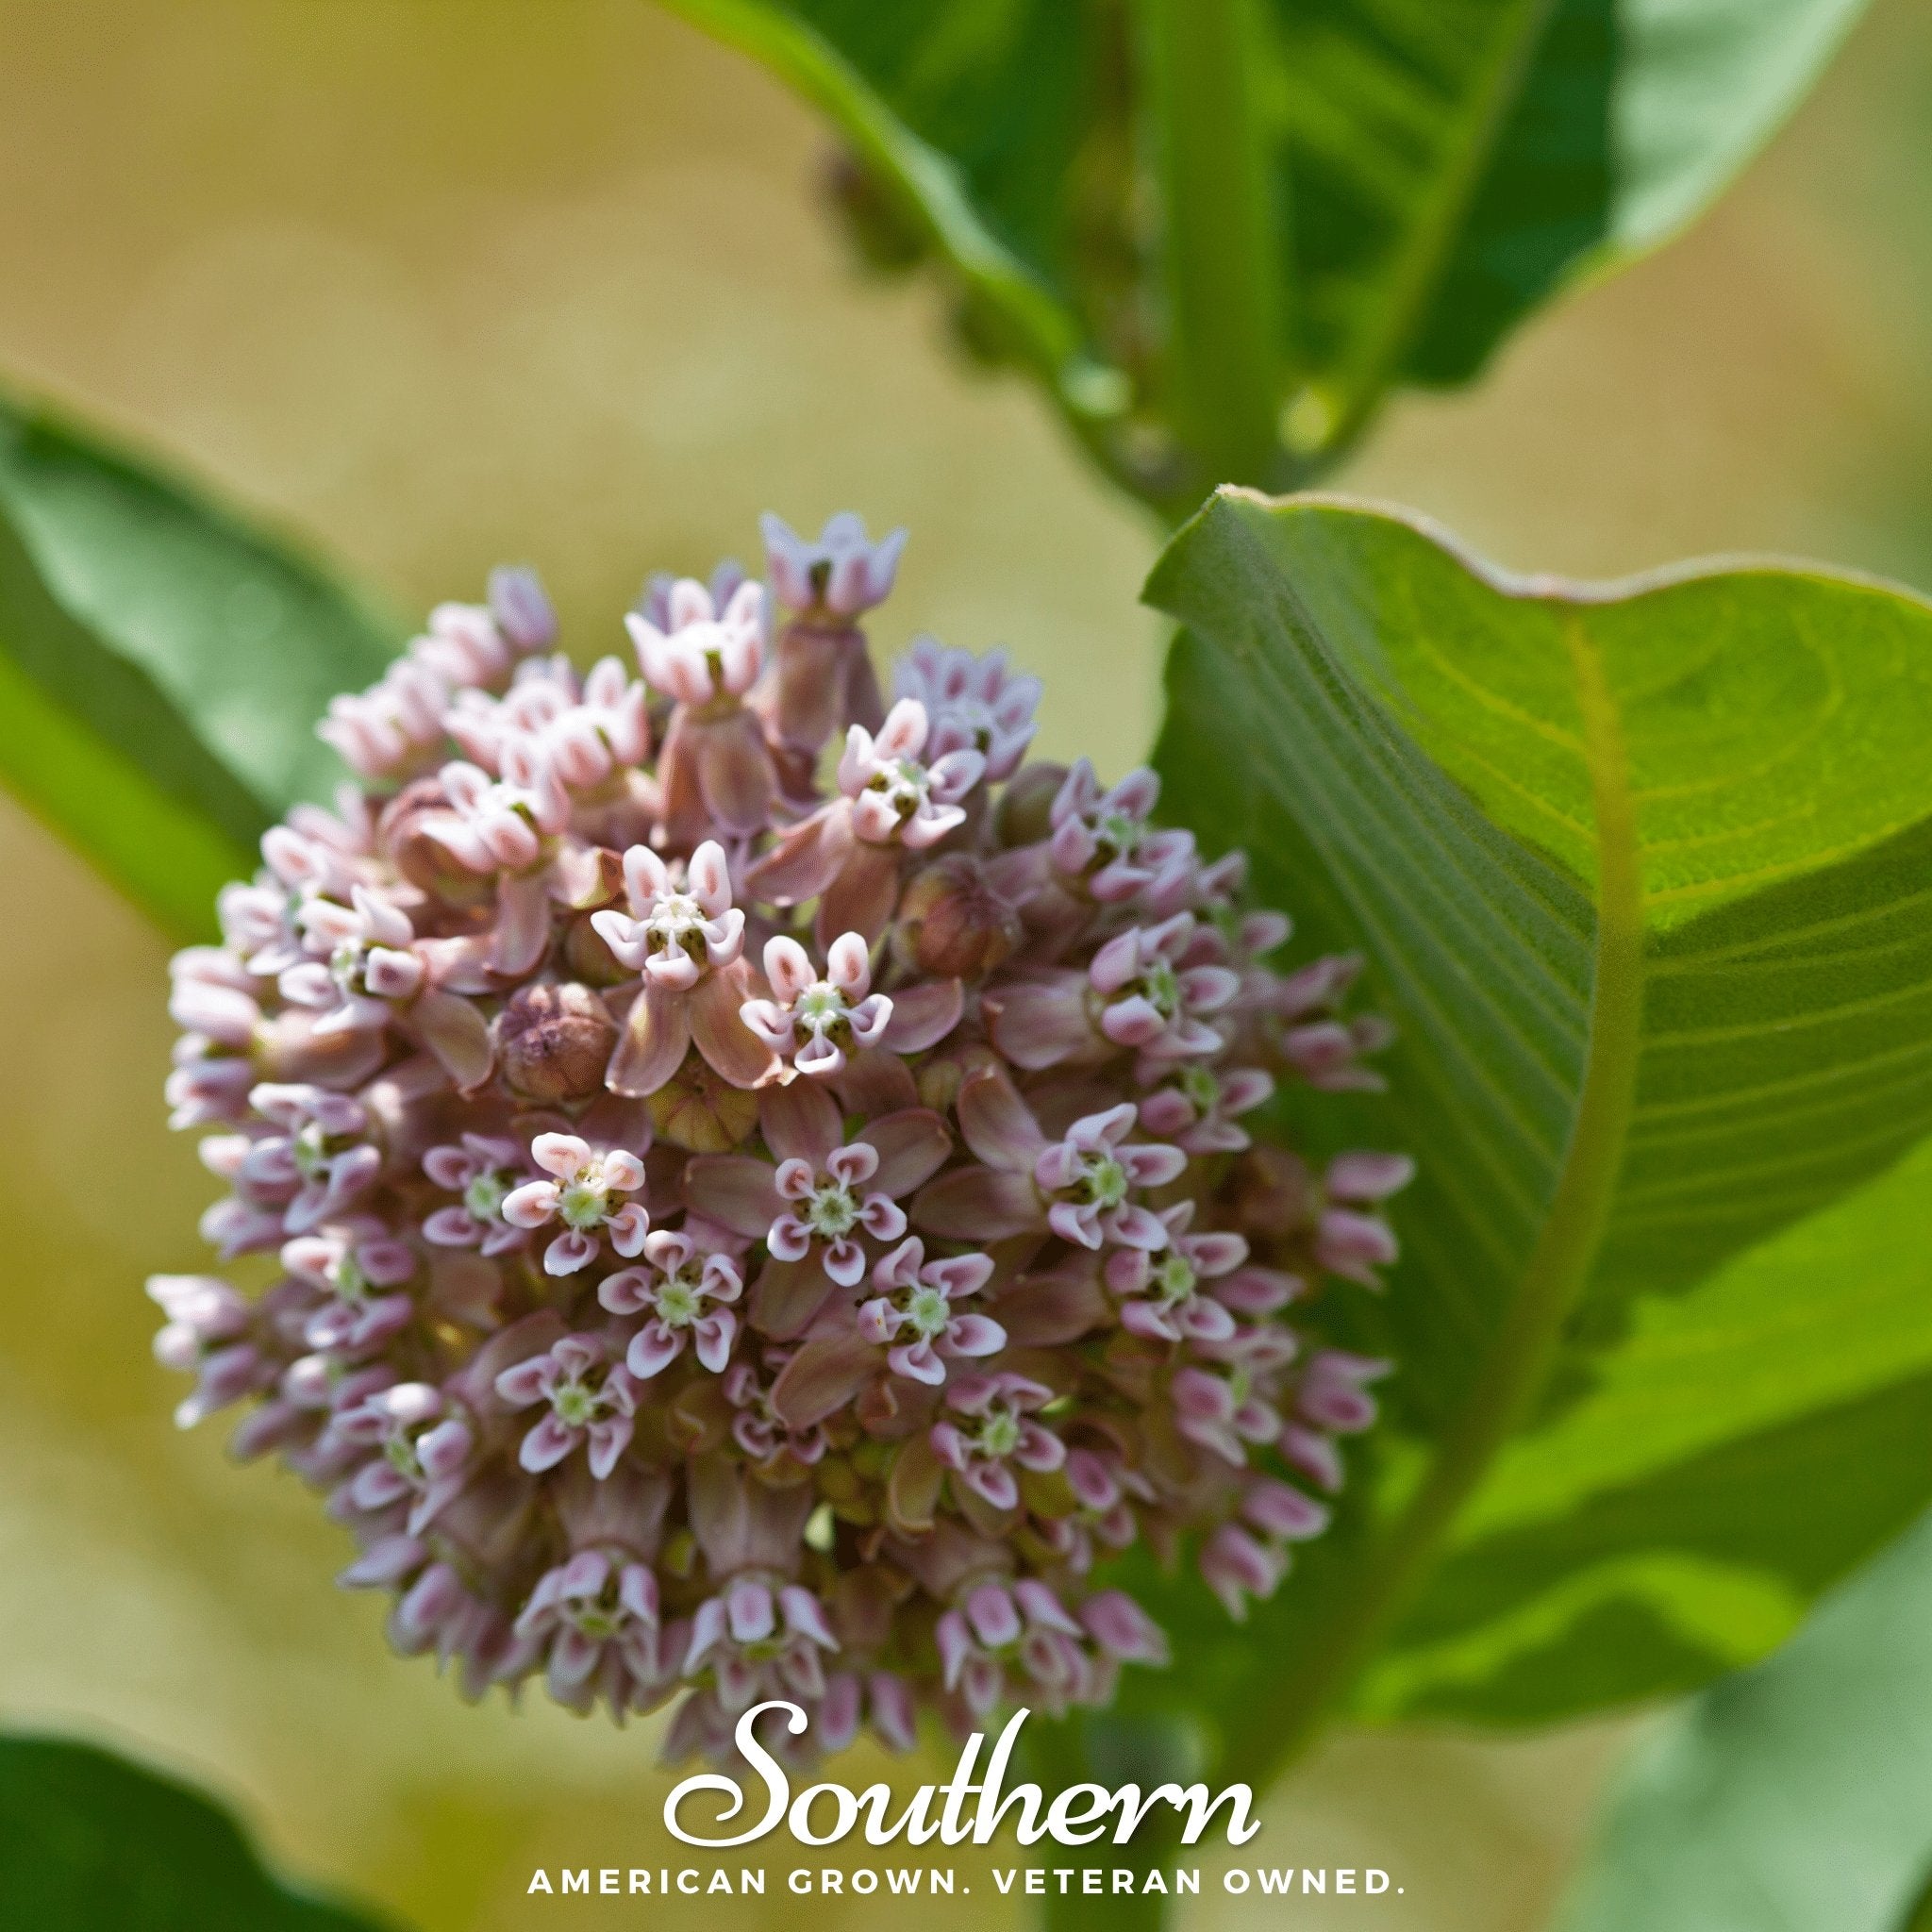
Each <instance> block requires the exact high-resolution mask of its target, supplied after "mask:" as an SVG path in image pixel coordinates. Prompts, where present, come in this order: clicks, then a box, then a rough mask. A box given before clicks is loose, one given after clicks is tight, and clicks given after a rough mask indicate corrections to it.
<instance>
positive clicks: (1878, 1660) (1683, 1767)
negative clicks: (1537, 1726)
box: [1557, 1518, 1932, 1932]
mask: <svg viewBox="0 0 1932 1932" xmlns="http://www.w3.org/2000/svg"><path fill="white" fill-rule="evenodd" d="M1928 1633H1932V1518H1928V1519H1926V1520H1924V1521H1922V1522H1920V1523H1919V1524H1916V1525H1915V1526H1914V1527H1913V1528H1912V1529H1911V1530H1910V1531H1909V1532H1908V1533H1907V1535H1906V1536H1904V1537H1902V1538H1901V1539H1900V1540H1899V1541H1898V1542H1897V1543H1896V1544H1894V1545H1893V1546H1892V1547H1891V1548H1890V1549H1889V1550H1887V1551H1886V1552H1885V1554H1884V1555H1883V1556H1882V1557H1879V1558H1878V1559H1877V1560H1876V1561H1875V1562H1874V1563H1872V1564H1870V1565H1869V1566H1868V1567H1867V1568H1865V1569H1863V1570H1861V1571H1860V1572H1859V1573H1858V1574H1857V1575H1856V1576H1854V1577H1853V1578H1851V1579H1850V1580H1849V1581H1848V1582H1846V1583H1844V1584H1842V1585H1841V1586H1840V1588H1839V1589H1838V1590H1836V1591H1833V1593H1832V1594H1831V1595H1830V1596H1829V1597H1828V1598H1826V1599H1825V1601H1824V1603H1822V1604H1821V1605H1820V1606H1819V1607H1818V1609H1817V1611H1816V1613H1815V1614H1814V1615H1813V1617H1812V1618H1811V1620H1810V1622H1809V1623H1807V1624H1806V1626H1805V1628H1804V1629H1803V1630H1802V1631H1800V1632H1799V1634H1798V1635H1797V1636H1796V1637H1794V1638H1793V1639H1792V1640H1791V1641H1790V1643H1789V1644H1788V1645H1787V1646H1786V1647H1785V1648H1784V1649H1783V1650H1781V1651H1780V1652H1779V1653H1778V1654H1777V1656H1775V1657H1773V1658H1771V1659H1770V1660H1769V1661H1768V1662H1767V1663H1765V1664H1762V1665H1761V1666H1759V1667H1758V1668H1757V1670H1755V1671H1752V1672H1750V1673H1748V1674H1745V1675H1742V1676H1739V1677H1735V1678H1732V1679H1730V1680H1729V1681H1727V1682H1725V1683H1724V1684H1721V1685H1717V1686H1715V1687H1714V1688H1713V1689H1711V1690H1710V1691H1706V1692H1705V1693H1704V1694H1703V1695H1702V1696H1701V1697H1699V1698H1697V1699H1696V1700H1695V1701H1694V1702H1693V1703H1692V1704H1691V1706H1690V1707H1689V1708H1688V1709H1686V1710H1684V1711H1682V1712H1680V1713H1674V1714H1673V1715H1672V1716H1671V1717H1670V1718H1668V1719H1667V1720H1665V1721H1664V1723H1663V1724H1662V1726H1661V1728H1660V1729H1659V1731H1658V1733H1657V1735H1656V1736H1655V1737H1653V1738H1652V1739H1650V1740H1648V1741H1647V1743H1646V1744H1645V1745H1644V1747H1643V1748H1642V1749H1641V1752H1640V1754H1639V1756H1638V1757H1637V1759H1636V1761H1635V1763H1634V1764H1633V1765H1632V1766H1631V1768H1630V1770H1629V1772H1628V1774H1627V1775H1626V1776H1625V1777H1624V1779H1623V1781H1622V1785H1621V1789H1620V1790H1619V1791H1618V1793H1617V1795H1616V1798H1615V1801H1614V1802H1613V1804H1612V1805H1611V1807H1610V1809H1609V1812H1608V1816H1607V1821H1606V1823H1605V1825H1604V1828H1603V1831H1602V1836H1601V1840H1600V1841H1599V1842H1598V1843H1597V1845H1596V1846H1595V1847H1594V1849H1593V1851H1592V1853H1591V1856H1590V1857H1589V1858H1588V1859H1587V1860H1586V1862H1585V1865H1584V1868H1583V1871H1582V1873H1581V1874H1580V1875H1579V1877H1578V1879H1577V1881H1576V1882H1575V1884H1574V1887H1573V1888H1572V1891H1571V1895H1570V1897H1569V1900H1568V1902H1567V1905H1566V1907H1565V1909H1564V1910H1563V1911H1562V1912H1561V1913H1559V1915H1558V1917H1557V1932H1624V1928H1625V1927H1628V1926H1632V1925H1641V1926H1643V1927H1644V1928H1645V1932H1920V1928H1921V1927H1923V1926H1924V1925H1925V1924H1928V1923H1932V1895H1928V1888H1927V1883H1926V1881H1927V1876H1928V1874H1932V1812H1928V1810H1927V1807H1926V1805H1925V1792H1926V1790H1927V1789H1928V1787H1932V1634H1928Z"/></svg>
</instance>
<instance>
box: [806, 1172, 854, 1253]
mask: <svg viewBox="0 0 1932 1932" xmlns="http://www.w3.org/2000/svg"><path fill="white" fill-rule="evenodd" d="M800 1205H801V1210H802V1211H801V1212H800V1214H799V1219H800V1220H801V1221H803V1222H804V1223H805V1224H806V1226H808V1228H810V1229H811V1231H812V1233H814V1234H815V1235H819V1236H822V1237H823V1238H824V1240H826V1241H837V1240H838V1239H839V1238H840V1237H841V1235H847V1234H850V1233H851V1232H852V1230H853V1228H854V1227H855V1226H856V1225H857V1224H858V1200H857V1199H856V1198H855V1196H854V1194H853V1192H852V1190H851V1189H850V1188H848V1187H846V1186H845V1185H844V1183H843V1182H841V1181H821V1182H820V1183H819V1185H818V1186H817V1187H815V1188H814V1189H813V1190H812V1191H811V1192H810V1193H808V1195H807V1196H806V1197H805V1200H804V1201H803V1202H802V1203H801V1204H800Z"/></svg>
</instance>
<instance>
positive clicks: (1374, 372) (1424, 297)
mask: <svg viewBox="0 0 1932 1932" xmlns="http://www.w3.org/2000/svg"><path fill="white" fill-rule="evenodd" d="M1554 11H1555V0H1519V5H1518V10H1517V18H1516V21H1515V23H1514V25H1513V27H1509V28H1505V29H1502V30H1499V32H1498V33H1497V36H1496V42H1497V54H1496V58H1495V59H1494V60H1493V61H1492V63H1491V68H1490V71H1489V74H1488V75H1487V76H1486V83H1485V85H1484V86H1482V87H1480V88H1478V89H1476V90H1474V92H1473V94H1472V97H1471V101H1470V105H1469V107H1468V108H1466V109H1465V111H1464V113H1463V115H1462V117H1461V120H1460V121H1459V123H1458V124H1457V127H1456V128H1455V130H1454V133H1453V137H1452V139H1451V141H1450V142H1447V143H1445V149H1447V150H1453V151H1454V156H1455V164H1454V165H1453V166H1451V167H1447V168H1444V169H1442V170H1441V173H1440V174H1439V175H1438V180H1437V188H1436V192H1435V194H1434V196H1433V197H1432V198H1431V199H1430V200H1429V201H1428V202H1426V203H1425V205H1424V209H1423V212H1422V213H1421V214H1420V215H1419V216H1418V217H1417V219H1416V220H1415V222H1414V223H1413V224H1411V225H1410V226H1409V228H1408V230H1407V233H1406V235H1405V236H1404V238H1403V242H1402V245H1401V246H1400V247H1399V248H1398V249H1397V250H1396V251H1395V255H1394V258H1393V260H1392V262H1391V268H1390V270H1389V273H1388V274H1387V275H1386V276H1385V277H1384V278H1383V281H1382V285H1381V288H1382V294H1383V297H1384V299H1383V301H1382V302H1381V304H1380V305H1379V307H1378V308H1377V311H1376V312H1377V314H1378V315H1379V316H1380V318H1381V322H1380V325H1379V326H1378V327H1376V328H1374V329H1372V330H1369V331H1366V332H1365V333H1364V334H1362V335H1361V336H1359V337H1357V339H1356V346H1355V349H1354V352H1353V353H1352V354H1351V355H1350V357H1349V358H1348V359H1347V361H1346V362H1345V363H1344V364H1343V365H1342V367H1341V370H1340V371H1339V372H1338V378H1337V383H1338V388H1339V389H1340V391H1341V395H1340V401H1341V408H1340V410H1339V411H1338V414H1337V417H1336V422H1335V427H1334V430H1333V432H1332V433H1331V435H1330V436H1329V438H1328V441H1327V445H1326V447H1325V449H1324V452H1323V455H1324V458H1326V459H1327V460H1329V461H1333V460H1334V459H1336V458H1339V457H1340V456H1341V455H1342V454H1343V453H1344V452H1346V451H1347V450H1348V449H1349V448H1350V446H1351V445H1352V444H1354V443H1355V442H1356V441H1357V440H1358V439H1359V438H1360V436H1361V434H1362V432H1363V431H1364V430H1365V429H1366V428H1367V427H1368V426H1369V424H1370V423H1371V422H1372V421H1373V420H1374V414H1375V410H1376V408H1377V406H1378V405H1379V403H1380V401H1381V400H1382V398H1383V396H1384V395H1385V394H1386V393H1387V383H1388V378H1389V376H1390V375H1391V372H1392V371H1393V370H1394V369H1395V367H1396V365H1397V364H1398V363H1399V362H1400V361H1401V359H1402V358H1403V356H1404V355H1406V354H1407V351H1408V349H1409V347H1410V345H1411V343H1412V342H1413V341H1414V339H1415V334H1416V331H1417V329H1418V328H1419V327H1420V325H1421V322H1422V318H1423V316H1424V314H1425V313H1426V311H1427V308H1428V304H1429V300H1430V298H1431V297H1432V296H1433V295H1434V293H1435V291H1436V289H1437V287H1438V286H1439V284H1440V282H1441V270H1442V264H1443V263H1444V262H1445V261H1446V260H1447V259H1448V257H1449V252H1450V248H1451V245H1452V244H1453V242H1454V241H1455V239H1456V232H1455V231H1456V228H1457V223H1458V221H1459V219H1460V218H1461V216H1462V214H1463V213H1464V212H1465V210H1466V209H1467V208H1468V206H1469V202H1470V199H1471V197H1472V196H1473V195H1474V192H1475V190H1476V185H1477V183H1478V181H1479V179H1480V177H1481V174H1482V169H1483V166H1484V164H1485V162H1487V161H1488V159H1489V158H1490V156H1491V153H1492V152H1493V151H1494V148H1495V143H1496V140H1497V137H1498V135H1499V134H1500V133H1501V132H1502V127H1503V121H1504V117H1505V116H1506V114H1507V112H1508V110H1509V108H1510V107H1511V106H1513V105H1514V102H1515V99H1516V83H1517V82H1518V81H1519V80H1520V78H1521V76H1522V75H1523V74H1524V71H1525V70H1526V68H1527V67H1528V65H1529V61H1530V58H1531V55H1532V53H1533V51H1534V49H1535V47H1536V45H1537V42H1539V41H1540V40H1541V36H1542V33H1543V29H1544V28H1545V26H1547V25H1548V24H1549V19H1550V16H1551V14H1552V13H1553V12H1554Z"/></svg>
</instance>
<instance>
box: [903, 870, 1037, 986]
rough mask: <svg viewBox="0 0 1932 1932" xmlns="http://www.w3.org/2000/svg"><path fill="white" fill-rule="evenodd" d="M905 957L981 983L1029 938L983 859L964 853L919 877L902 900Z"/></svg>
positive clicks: (949, 976) (946, 976) (932, 969)
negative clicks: (983, 863)
mask: <svg viewBox="0 0 1932 1932" xmlns="http://www.w3.org/2000/svg"><path fill="white" fill-rule="evenodd" d="M892 937H893V944H894V946H895V948H896V949H897V951H898V953H899V957H900V958H901V959H902V960H903V961H905V962H907V963H908V964H911V965H915V966H917V967H918V968H919V969H920V970H921V971H922V972H924V973H931V974H937V975H938V976H939V977H941V978H942V979H978V978H980V977H981V976H982V975H984V974H988V973H990V972H991V971H992V969H993V968H994V967H995V966H997V965H998V964H999V963H1000V961H1001V960H1002V959H1004V958H1006V957H1007V956H1008V954H1009V953H1010V952H1011V951H1012V950H1013V948H1014V947H1015V946H1017V945H1018V944H1019V943H1020V941H1021V940H1022V939H1023V938H1024V928H1023V927H1022V925H1021V924H1020V915H1019V913H1018V912H1016V911H1015V910H1014V908H1013V907H1012V905H1011V904H1010V903H1009V902H1008V900H1007V899H1005V898H1003V897H1002V896H1001V894H1000V893H998V892H997V891H994V890H993V887H992V885H991V881H990V880H989V879H988V878H987V875H986V868H985V867H984V866H983V865H981V864H980V862H979V860H978V859H976V858H972V857H970V856H969V855H968V854H966V853H963V852H960V853H954V854H952V855H950V856H948V857H947V858H941V859H939V860H938V861H936V862H935V863H934V864H932V865H929V866H927V867H926V868H925V869H924V871H923V872H921V873H919V874H916V875H915V876H914V877H913V878H912V879H911V880H910V881H909V882H908V885H907V887H906V890H905V891H904V892H903V893H902V894H901V895H900V899H899V923H898V924H897V926H896V927H895V928H894V930H893V936H892Z"/></svg>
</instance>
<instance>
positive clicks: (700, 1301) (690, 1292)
mask: <svg viewBox="0 0 1932 1932" xmlns="http://www.w3.org/2000/svg"><path fill="white" fill-rule="evenodd" d="M657 1307H658V1320H659V1321H660V1322H662V1323H663V1324H664V1325H665V1326H666V1327H667V1328H689V1327H690V1326H691V1324H692V1323H693V1322H695V1321H696V1320H697V1319H698V1317H699V1316H700V1315H702V1314H703V1313H704V1293H703V1291H702V1290H701V1289H700V1287H699V1285H698V1281H697V1279H696V1278H695V1277H694V1276H693V1275H692V1274H691V1273H690V1272H689V1271H687V1272H684V1273H681V1274H667V1275H666V1276H665V1277H664V1279H663V1281H662V1282H660V1283H659V1284H658V1302H657Z"/></svg>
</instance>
